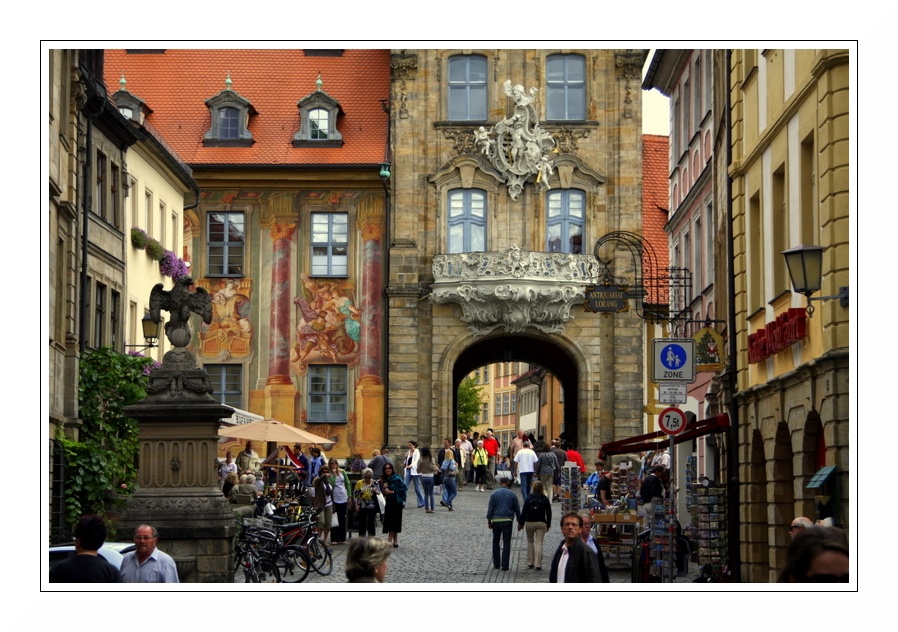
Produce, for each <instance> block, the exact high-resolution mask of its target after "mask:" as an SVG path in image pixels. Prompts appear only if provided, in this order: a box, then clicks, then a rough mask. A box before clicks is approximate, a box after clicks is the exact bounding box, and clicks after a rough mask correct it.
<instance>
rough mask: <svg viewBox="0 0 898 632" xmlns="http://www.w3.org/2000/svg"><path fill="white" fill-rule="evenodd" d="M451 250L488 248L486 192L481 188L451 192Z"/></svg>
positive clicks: (449, 218)
mask: <svg viewBox="0 0 898 632" xmlns="http://www.w3.org/2000/svg"><path fill="white" fill-rule="evenodd" d="M447 215H448V223H449V226H448V232H449V244H448V246H449V252H450V253H458V252H483V251H485V250H486V193H485V192H484V191H481V190H479V189H457V190H455V191H450V192H449V213H448V214H447Z"/></svg>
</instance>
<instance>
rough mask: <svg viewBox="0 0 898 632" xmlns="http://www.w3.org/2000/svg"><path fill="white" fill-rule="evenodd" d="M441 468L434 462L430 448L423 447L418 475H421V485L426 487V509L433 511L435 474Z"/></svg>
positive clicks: (429, 511)
mask: <svg viewBox="0 0 898 632" xmlns="http://www.w3.org/2000/svg"><path fill="white" fill-rule="evenodd" d="M439 471H440V469H439V468H438V467H437V465H436V463H434V462H433V456H431V454H430V448H421V457H420V458H419V459H418V475H419V476H420V477H421V487H423V488H424V511H425V513H433V509H434V505H433V488H434V486H435V485H436V482H435V481H434V474H436V473H437V472H439Z"/></svg>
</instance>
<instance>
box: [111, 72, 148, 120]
mask: <svg viewBox="0 0 898 632" xmlns="http://www.w3.org/2000/svg"><path fill="white" fill-rule="evenodd" d="M118 83H119V90H118V92H116V93H115V94H113V95H112V100H113V101H114V102H115V107H117V108H118V111H119V113H121V115H122V116H124V117H125V118H126V119H130V120H132V121H137V122H138V123H140V124H143V121H144V119H146V117H147V116H148V115H149V114H152V112H153V110H151V109H150V108H149V107H148V106H147V104H146V103H144V102H143V100H142V99H141V98H140V97H137V96H135V95H133V94H131V93H130V92H128V91H127V90H125V84H126V83H127V82H126V81H125V75H122V78H121V79H119V82H118Z"/></svg>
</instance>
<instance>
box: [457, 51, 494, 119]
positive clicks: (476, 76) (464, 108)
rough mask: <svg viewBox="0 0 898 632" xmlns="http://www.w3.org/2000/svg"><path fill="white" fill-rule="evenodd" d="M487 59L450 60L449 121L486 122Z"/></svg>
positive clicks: (461, 58) (464, 58)
mask: <svg viewBox="0 0 898 632" xmlns="http://www.w3.org/2000/svg"><path fill="white" fill-rule="evenodd" d="M486 99H487V92H486V57H483V56H481V55H455V56H454V57H450V58H449V120H450V121H485V120H486Z"/></svg>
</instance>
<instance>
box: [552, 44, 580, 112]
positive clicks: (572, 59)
mask: <svg viewBox="0 0 898 632" xmlns="http://www.w3.org/2000/svg"><path fill="white" fill-rule="evenodd" d="M546 119H548V120H551V121H583V120H586V60H585V59H584V58H583V56H582V55H549V56H548V57H547V58H546Z"/></svg>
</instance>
